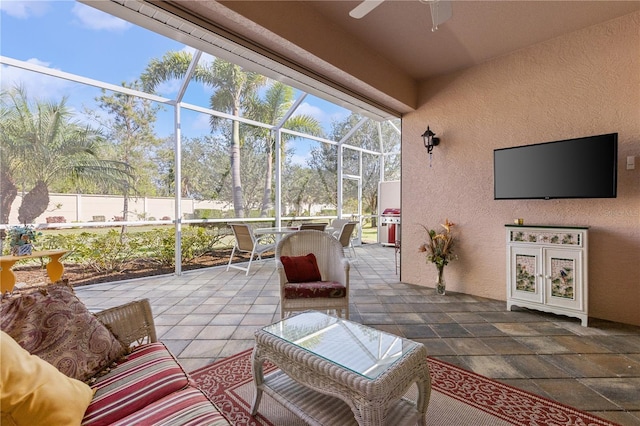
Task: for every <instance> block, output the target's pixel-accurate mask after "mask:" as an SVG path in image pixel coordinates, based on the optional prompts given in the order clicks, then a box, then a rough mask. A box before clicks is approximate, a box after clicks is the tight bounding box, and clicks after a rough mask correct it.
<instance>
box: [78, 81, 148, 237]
mask: <svg viewBox="0 0 640 426" xmlns="http://www.w3.org/2000/svg"><path fill="white" fill-rule="evenodd" d="M122 87H126V88H129V89H136V90H140V89H141V84H140V82H138V81H134V82H133V83H132V84H126V83H122ZM101 93H102V95H101V96H100V97H98V98H96V101H97V102H98V106H99V107H100V108H101V109H102V110H104V111H105V112H106V113H107V115H106V116H104V115H100V114H96V113H93V112H91V111H88V113H89V115H90V116H92V117H94V119H96V121H97V122H98V123H99V124H100V125H101V126H102V128H103V129H104V132H105V136H106V138H107V139H108V141H109V148H110V152H111V156H112V159H113V160H118V161H122V162H124V163H125V164H129V165H131V167H132V170H133V180H126V181H123V182H122V184H123V187H122V188H119V189H120V191H121V192H122V195H123V198H124V202H123V208H122V217H123V219H124V220H125V221H126V220H128V216H129V198H130V196H131V195H132V194H133V193H136V192H138V191H139V190H140V189H141V187H144V190H143V193H145V194H146V195H152V194H149V193H150V192H151V191H152V189H151V188H152V182H151V176H152V175H154V174H156V173H153V169H155V163H153V162H152V161H151V158H150V156H149V155H148V154H149V152H151V151H152V150H153V149H154V148H156V147H158V146H159V145H160V143H161V141H160V140H159V139H158V138H156V136H155V134H154V129H153V124H154V123H155V121H156V114H157V112H158V110H159V109H160V107H159V106H158V105H155V106H154V105H153V104H152V102H151V101H149V100H147V99H144V98H140V97H137V96H132V95H128V94H125V93H113V94H111V95H107V94H106V90H104V89H102V91H101ZM134 164H135V166H133V165H134ZM154 192H155V191H154ZM123 230H124V227H123Z"/></svg>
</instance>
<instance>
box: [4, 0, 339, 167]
mask: <svg viewBox="0 0 640 426" xmlns="http://www.w3.org/2000/svg"><path fill="white" fill-rule="evenodd" d="M170 50H188V51H193V49H192V48H190V47H189V46H185V45H184V44H181V43H179V42H177V41H174V40H172V39H169V38H166V37H164V36H162V35H159V34H156V33H153V32H151V31H148V30H146V29H144V28H142V27H138V26H136V25H133V24H131V23H129V22H126V21H123V20H121V19H119V18H116V17H113V16H111V15H108V14H105V13H103V12H101V11H99V10H97V9H94V8H92V7H90V6H87V5H85V4H82V3H77V2H75V1H71V0H56V1H49V0H43V1H18V0H0V55H2V56H4V57H8V58H11V59H17V60H20V61H26V62H29V63H33V64H37V65H41V66H45V67H48V68H53V69H56V70H60V71H63V72H68V73H72V74H76V75H79V76H83V77H88V78H91V79H95V80H99V81H104V82H107V83H111V84H116V85H120V84H121V83H123V82H132V81H134V80H135V79H138V78H139V76H140V74H141V73H142V72H143V71H144V69H145V68H146V66H147V64H148V63H149V61H150V60H151V59H154V58H158V59H159V58H161V57H162V55H163V54H164V53H165V52H167V51H170ZM207 56H208V55H207ZM207 59H208V60H212V58H211V57H210V56H208V58H207ZM16 84H20V85H22V86H23V87H24V88H25V89H26V90H27V93H28V94H29V95H30V97H31V96H33V97H37V98H38V99H43V100H51V101H56V102H57V101H59V100H60V99H61V98H62V97H63V96H68V103H67V105H68V106H69V107H71V108H73V109H75V110H77V111H82V110H83V109H84V108H87V107H88V108H91V107H95V101H94V98H95V97H97V96H99V95H100V90H99V89H97V88H93V87H90V86H84V85H79V84H77V83H74V82H71V81H67V80H63V79H57V78H53V77H49V76H44V75H39V74H36V73H33V72H30V71H25V70H22V69H20V68H16V67H11V66H6V65H0V87H1V88H2V89H3V90H5V89H8V88H10V87H12V86H14V85H16ZM176 89H177V84H176V82H173V83H171V82H170V83H166V84H164V85H162V86H161V87H159V88H158V92H159V93H160V94H161V95H162V96H165V97H169V98H170V97H171V95H173V94H175V93H176ZM190 89H193V88H192V87H190ZM196 92H197V93H196ZM296 94H297V95H298V96H299V92H296ZM190 96H191V97H190V98H189V99H188V100H187V102H189V103H196V102H198V103H199V105H201V106H204V107H206V106H207V105H208V97H209V94H207V93H204V92H200V91H197V90H190ZM297 112H298V113H300V114H307V115H311V116H312V117H314V118H316V119H317V120H318V121H319V122H320V123H321V124H322V126H323V128H324V129H325V131H328V130H329V129H330V126H331V122H332V121H334V120H341V119H344V118H346V117H347V116H348V115H349V114H350V112H349V111H348V110H346V109H344V108H342V107H339V106H336V105H333V104H331V103H329V102H326V101H324V100H321V99H318V98H316V97H314V96H311V95H309V96H307V97H306V99H305V101H304V102H303V104H302V105H301V106H300V107H299V108H298V110H297ZM184 120H185V121H184V122H183V125H182V131H183V134H184V135H185V136H187V137H189V136H197V135H198V132H201V133H200V134H203V133H204V132H207V130H208V117H206V116H205V115H198V114H185V119H184ZM190 132H191V134H190ZM156 133H157V134H158V136H161V137H163V136H169V135H171V134H172V133H173V112H172V111H171V110H166V111H165V112H164V113H162V115H161V116H160V117H159V119H158V122H157V125H156ZM309 146H310V144H306V143H300V147H299V149H297V151H296V153H295V157H294V160H293V161H294V162H302V159H303V158H304V157H306V155H307V153H308V147H309Z"/></svg>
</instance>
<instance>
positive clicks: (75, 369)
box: [0, 285, 126, 381]
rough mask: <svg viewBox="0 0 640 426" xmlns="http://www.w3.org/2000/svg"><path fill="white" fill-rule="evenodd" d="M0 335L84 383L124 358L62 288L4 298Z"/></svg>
mask: <svg viewBox="0 0 640 426" xmlns="http://www.w3.org/2000/svg"><path fill="white" fill-rule="evenodd" d="M0 329H2V330H3V331H4V332H6V333H7V334H9V335H10V336H11V337H13V338H14V339H15V340H16V342H18V343H19V344H20V346H22V347H23V348H24V349H26V350H27V351H28V352H29V353H31V354H32V355H37V356H39V357H40V358H42V359H43V360H45V361H47V362H49V363H50V364H52V365H53V366H54V367H56V368H57V369H58V370H60V372H62V373H64V374H66V375H67V376H69V377H72V378H74V379H78V380H82V381H87V380H89V379H90V378H91V377H93V376H95V375H96V374H98V373H100V372H101V371H102V370H104V369H105V368H106V367H108V366H109V365H111V364H112V363H113V362H115V361H117V360H118V359H119V358H121V357H122V356H123V355H124V354H125V353H126V348H125V347H124V346H123V345H122V344H121V343H120V342H119V341H118V340H117V339H116V338H115V337H114V336H113V334H112V333H111V332H110V331H109V329H107V327H105V326H104V325H103V324H102V323H101V322H100V321H99V320H98V319H97V318H96V317H95V316H94V315H93V314H92V313H91V312H89V311H88V310H87V308H86V306H85V305H84V304H83V303H82V301H80V299H78V297H77V296H76V295H75V294H74V292H73V289H72V288H71V287H68V286H66V285H49V286H47V287H43V288H41V289H37V290H32V291H25V292H23V293H17V294H14V295H11V296H9V297H7V298H4V299H3V300H2V302H1V303H0Z"/></svg>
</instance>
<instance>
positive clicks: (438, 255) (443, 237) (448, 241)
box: [419, 219, 457, 295]
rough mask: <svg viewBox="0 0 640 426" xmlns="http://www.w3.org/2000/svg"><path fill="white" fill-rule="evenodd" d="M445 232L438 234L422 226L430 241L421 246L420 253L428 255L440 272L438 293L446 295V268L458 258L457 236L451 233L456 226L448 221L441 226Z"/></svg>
mask: <svg viewBox="0 0 640 426" xmlns="http://www.w3.org/2000/svg"><path fill="white" fill-rule="evenodd" d="M440 226H442V228H444V231H442V232H439V233H438V232H436V231H435V230H434V229H429V228H427V227H426V226H424V225H422V227H423V228H424V230H425V231H427V237H428V240H427V241H426V242H425V243H423V244H422V245H420V247H419V251H420V252H423V253H426V254H427V262H431V263H433V264H434V265H435V266H436V268H437V270H438V280H437V281H436V293H437V294H440V295H444V294H445V293H446V283H445V280H444V267H445V266H446V265H448V264H449V262H450V261H452V260H455V259H457V256H456V255H455V253H454V252H453V249H454V245H455V244H454V243H455V236H454V235H453V233H452V232H451V228H453V226H454V224H453V223H451V222H449V219H446V220H445V222H444V224H441V225H440Z"/></svg>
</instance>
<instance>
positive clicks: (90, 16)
mask: <svg viewBox="0 0 640 426" xmlns="http://www.w3.org/2000/svg"><path fill="white" fill-rule="evenodd" d="M71 13H73V14H74V15H75V16H76V18H78V19H79V20H80V23H81V24H82V26H83V27H85V28H88V29H90V30H106V31H114V32H122V31H125V30H127V29H129V28H131V27H132V26H133V25H132V24H131V23H129V22H127V21H124V20H122V19H120V18H116V17H115V16H112V15H109V14H107V13H104V12H102V11H100V10H98V9H94V8H93V7H90V6H86V5H84V4H82V3H75V4H74V5H73V9H72V10H71Z"/></svg>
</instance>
